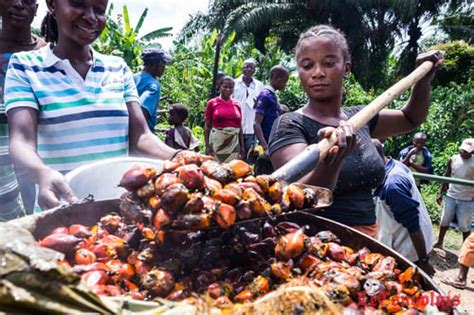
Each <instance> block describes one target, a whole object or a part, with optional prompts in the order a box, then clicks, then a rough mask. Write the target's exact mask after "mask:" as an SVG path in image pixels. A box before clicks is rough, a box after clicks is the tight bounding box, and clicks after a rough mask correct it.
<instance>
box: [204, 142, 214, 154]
mask: <svg viewBox="0 0 474 315" xmlns="http://www.w3.org/2000/svg"><path fill="white" fill-rule="evenodd" d="M205 153H206V155H210V156H214V151H213V150H212V148H211V146H210V145H206V150H205Z"/></svg>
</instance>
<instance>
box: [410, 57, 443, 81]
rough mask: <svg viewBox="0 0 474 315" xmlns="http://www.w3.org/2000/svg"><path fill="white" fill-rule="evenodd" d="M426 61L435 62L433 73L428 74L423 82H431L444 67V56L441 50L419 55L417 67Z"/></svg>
mask: <svg viewBox="0 0 474 315" xmlns="http://www.w3.org/2000/svg"><path fill="white" fill-rule="evenodd" d="M425 61H431V62H433V69H431V71H430V72H428V73H427V74H426V75H425V76H424V77H423V78H422V79H421V80H422V81H428V82H430V81H431V80H432V79H433V77H434V75H435V73H436V71H438V70H439V69H440V68H441V66H442V65H443V63H444V55H443V53H442V52H441V51H439V50H431V51H428V52H425V53H422V54H419V55H418V56H417V57H416V66H417V67H418V66H419V65H421V64H422V63H423V62H425Z"/></svg>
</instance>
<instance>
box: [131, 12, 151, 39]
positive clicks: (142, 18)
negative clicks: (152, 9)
mask: <svg viewBox="0 0 474 315" xmlns="http://www.w3.org/2000/svg"><path fill="white" fill-rule="evenodd" d="M147 13H148V8H145V10H143V12H142V15H141V16H140V19H139V20H138V23H137V26H135V31H134V32H135V34H138V33H139V32H140V29H141V28H142V25H143V22H144V21H145V18H146V15H147Z"/></svg>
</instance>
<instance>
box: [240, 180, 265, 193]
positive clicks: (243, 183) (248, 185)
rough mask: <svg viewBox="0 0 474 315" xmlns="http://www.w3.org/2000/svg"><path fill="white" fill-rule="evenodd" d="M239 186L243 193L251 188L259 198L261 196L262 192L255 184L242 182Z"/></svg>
mask: <svg viewBox="0 0 474 315" xmlns="http://www.w3.org/2000/svg"><path fill="white" fill-rule="evenodd" d="M239 186H240V187H242V189H243V190H244V191H245V190H246V189H248V188H252V189H253V190H254V191H255V192H256V193H257V194H259V195H260V196H261V195H263V190H262V188H261V187H260V186H259V185H258V184H257V183H252V182H242V183H239Z"/></svg>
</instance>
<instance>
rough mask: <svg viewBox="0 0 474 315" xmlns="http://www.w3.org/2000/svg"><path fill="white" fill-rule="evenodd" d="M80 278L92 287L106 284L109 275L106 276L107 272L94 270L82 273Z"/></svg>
mask: <svg viewBox="0 0 474 315" xmlns="http://www.w3.org/2000/svg"><path fill="white" fill-rule="evenodd" d="M81 280H82V281H83V282H84V283H85V284H86V285H87V286H88V287H89V288H93V287H94V286H96V285H98V284H106V283H107V282H108V281H109V276H107V274H106V273H105V272H104V271H102V270H94V271H89V272H86V273H85V274H83V275H82V276H81Z"/></svg>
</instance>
